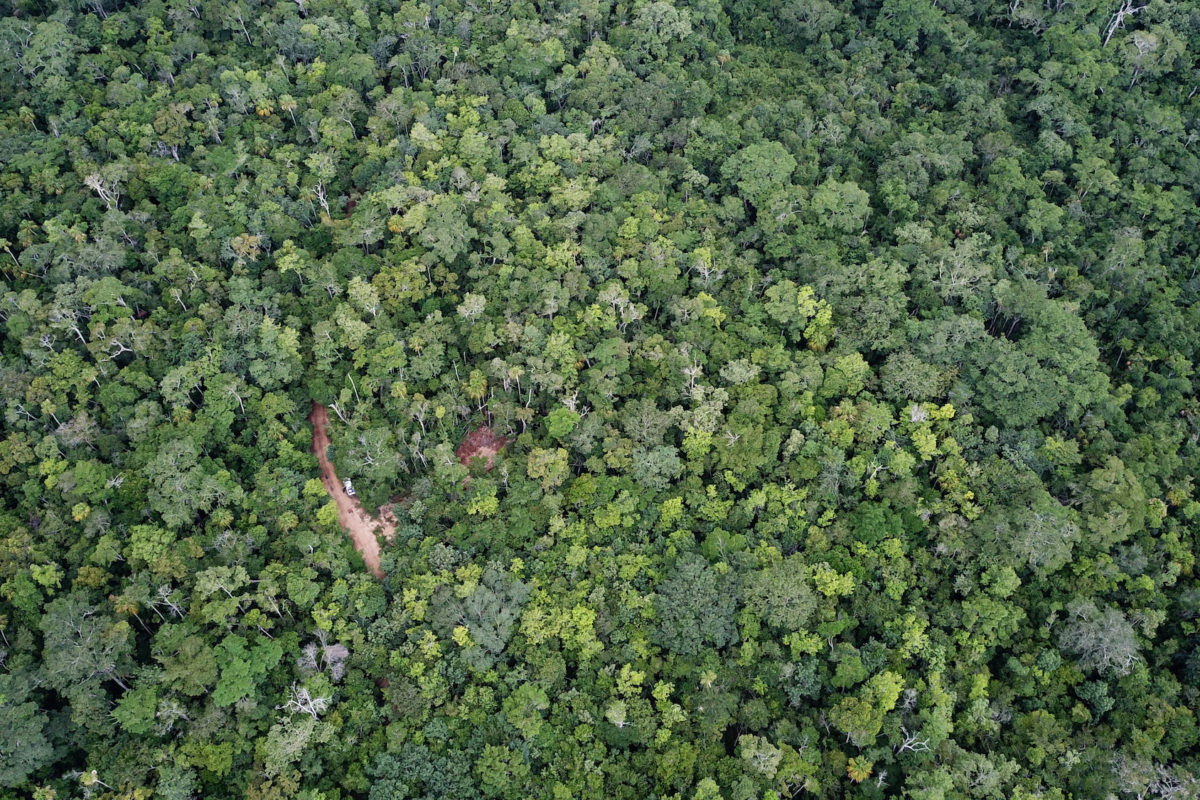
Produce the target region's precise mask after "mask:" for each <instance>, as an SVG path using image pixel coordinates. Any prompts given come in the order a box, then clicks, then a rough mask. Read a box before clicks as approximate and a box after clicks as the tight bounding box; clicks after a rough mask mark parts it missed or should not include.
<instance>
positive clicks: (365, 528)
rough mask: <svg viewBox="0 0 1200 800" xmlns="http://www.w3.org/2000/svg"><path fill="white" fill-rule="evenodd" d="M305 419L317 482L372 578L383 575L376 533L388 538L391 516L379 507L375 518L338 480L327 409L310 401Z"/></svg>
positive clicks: (391, 529) (392, 530)
mask: <svg viewBox="0 0 1200 800" xmlns="http://www.w3.org/2000/svg"><path fill="white" fill-rule="evenodd" d="M308 421H309V422H311V423H312V426H313V440H312V451H313V454H314V455H316V457H317V460H318V461H319V462H321V483H322V484H324V486H325V491H326V492H328V494H329V496H330V498H332V499H333V502H334V503H336V504H337V509H338V521H339V522H341V523H342V527H343V528H345V529H346V532H347V533H349V534H350V541H352V542H354V549H355V550H357V551H358V552H360V553H362V557H363V561H365V562H366V564H367V568H368V569H370V570H371V573H372V574H373V575H374V576H375V577H376V578H380V579H382V578H383V570H382V569H380V567H379V556H380V549H379V536H380V535H382V536H383V537H384V538H385V539H388V540H390V539H391V538H392V536H393V535H394V534H395V532H396V524H395V519H394V518H393V517H392V516H391V514H389V513H387V511H386V510H385V509H381V514H380V518H379V519H376V518H375V517H373V516H371V515H370V514H368V513H367V511H366V509H364V508H363V507H362V503H360V502H359V501H358V498H357V497H351V496H350V495H348V494H346V492H345V490H344V489H343V488H342V482H341V481H340V480H338V476H337V472H336V471H335V470H334V468H333V462H331V461H330V460H329V456H328V455H327V452H328V450H329V412H328V411H327V410H326V408H325V406H323V405H321V404H320V403H318V402H316V401H315V400H314V401H313V404H312V411H311V412H310V413H309V415H308Z"/></svg>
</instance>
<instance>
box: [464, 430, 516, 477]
mask: <svg viewBox="0 0 1200 800" xmlns="http://www.w3.org/2000/svg"><path fill="white" fill-rule="evenodd" d="M507 445H508V439H506V438H505V437H503V436H501V435H499V434H498V433H496V432H495V431H493V430H492V429H491V428H489V427H487V426H486V425H485V426H483V427H481V428H476V429H475V430H473V431H471V432H470V433H468V434H467V437H466V438H465V439H463V440H462V444H460V445H459V446H458V449H457V450H455V451H454V455H456V456H458V460H459V462H460V463H461V464H462V465H463V466H464V467H469V466H470V465H471V459H472V458H486V459H487V469H491V468H492V467H493V466H494V464H495V460H496V454H497V453H499V452H500V451H501V450H503V449H504V448H505V446H507Z"/></svg>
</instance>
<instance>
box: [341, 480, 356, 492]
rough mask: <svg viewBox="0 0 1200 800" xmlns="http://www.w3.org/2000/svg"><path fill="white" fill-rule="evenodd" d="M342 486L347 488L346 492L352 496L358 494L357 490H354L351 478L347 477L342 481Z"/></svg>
mask: <svg viewBox="0 0 1200 800" xmlns="http://www.w3.org/2000/svg"><path fill="white" fill-rule="evenodd" d="M342 488H343V489H345V490H346V494H348V495H350V496H351V497H354V495H356V494H357V492H355V491H354V484H353V483H351V482H350V479H349V478H346V480H344V481H342Z"/></svg>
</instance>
